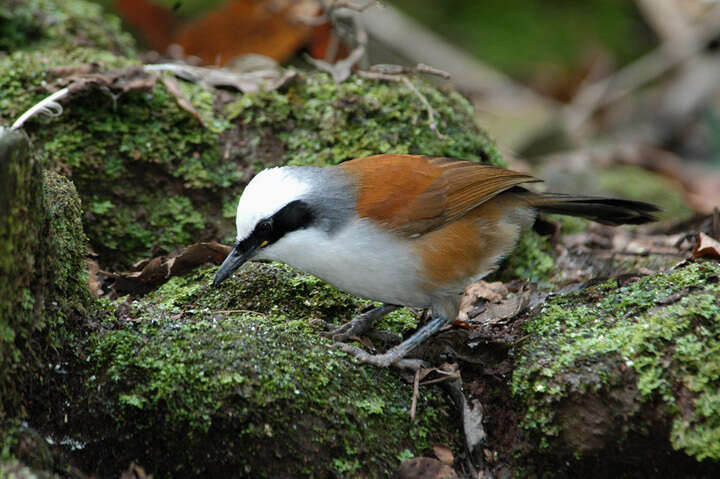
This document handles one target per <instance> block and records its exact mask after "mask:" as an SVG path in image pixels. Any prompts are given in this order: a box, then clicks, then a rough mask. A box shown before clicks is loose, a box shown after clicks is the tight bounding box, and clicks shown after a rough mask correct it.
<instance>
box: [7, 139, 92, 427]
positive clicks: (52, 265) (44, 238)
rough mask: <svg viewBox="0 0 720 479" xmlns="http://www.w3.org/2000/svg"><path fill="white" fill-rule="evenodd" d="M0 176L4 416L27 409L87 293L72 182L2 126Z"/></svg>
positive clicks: (69, 337)
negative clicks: (44, 165)
mask: <svg viewBox="0 0 720 479" xmlns="http://www.w3.org/2000/svg"><path fill="white" fill-rule="evenodd" d="M0 182H2V192H3V194H2V197H0V210H1V211H0V244H1V245H2V256H0V278H1V279H2V281H0V420H2V419H3V418H4V417H5V416H7V415H12V416H23V415H24V414H26V410H25V405H26V398H25V397H24V396H25V395H27V394H31V392H30V391H31V390H32V388H33V387H38V386H40V384H39V382H41V381H42V377H43V374H42V372H41V371H44V370H47V369H49V368H51V367H52V365H53V363H56V362H58V361H59V360H60V358H61V351H63V350H65V349H66V348H68V347H69V346H70V343H71V342H72V338H73V336H74V335H75V334H76V333H75V332H74V329H75V327H76V325H75V324H73V323H74V322H77V321H79V320H80V319H81V318H82V316H83V314H84V312H85V309H86V308H87V306H88V304H89V293H88V291H87V283H86V281H85V278H86V274H85V269H86V266H85V255H86V252H87V242H86V238H85V235H84V234H83V229H82V225H81V222H80V217H81V212H82V210H81V208H80V202H79V199H78V196H77V193H76V192H75V188H74V187H73V185H72V183H71V182H70V181H68V180H67V179H66V178H64V177H62V176H60V175H57V174H56V173H53V172H51V171H43V169H42V167H41V165H40V164H39V163H38V161H37V160H36V159H35V158H34V157H33V155H31V154H30V147H29V144H28V139H27V137H26V136H25V135H24V134H23V133H21V132H16V131H9V130H2V129H0ZM63 360H67V358H65V359H63ZM40 387H42V386H40Z"/></svg>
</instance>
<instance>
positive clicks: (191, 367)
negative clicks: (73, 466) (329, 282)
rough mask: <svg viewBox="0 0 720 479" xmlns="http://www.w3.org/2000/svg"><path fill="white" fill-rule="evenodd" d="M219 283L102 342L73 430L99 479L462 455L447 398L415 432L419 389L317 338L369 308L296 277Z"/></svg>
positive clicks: (361, 467) (249, 269) (431, 405)
mask: <svg viewBox="0 0 720 479" xmlns="http://www.w3.org/2000/svg"><path fill="white" fill-rule="evenodd" d="M214 271H215V268H208V269H204V270H200V271H197V272H195V273H193V274H191V275H189V276H187V277H184V278H174V279H173V280H171V281H170V282H169V283H168V284H166V285H165V286H163V287H161V288H160V289H159V290H158V291H156V292H154V293H152V294H151V295H149V296H148V297H146V298H143V299H141V300H136V301H132V302H129V301H128V302H125V303H122V302H120V304H119V305H116V306H117V311H116V314H114V315H110V316H108V317H106V318H105V319H104V320H103V322H102V324H101V325H100V329H101V331H100V332H98V333H95V334H94V335H93V336H92V337H91V338H90V339H89V342H88V347H87V350H86V353H87V369H86V371H84V372H83V374H82V377H83V378H84V382H83V384H82V385H81V386H80V387H82V388H83V389H84V391H82V392H79V394H80V395H82V396H84V397H86V398H87V400H86V401H87V402H85V400H83V403H84V404H86V408H84V409H86V412H82V411H74V414H73V418H71V422H72V423H73V424H72V425H71V428H74V429H72V434H73V437H75V438H77V439H78V440H80V441H82V442H83V443H84V444H85V447H84V449H83V451H82V453H81V455H82V456H84V457H85V460H87V463H88V469H89V470H93V469H92V468H93V467H97V465H98V464H100V467H101V468H102V471H99V472H102V473H103V474H108V475H112V474H117V472H118V471H119V470H120V468H123V467H126V466H127V463H128V462H129V461H130V460H137V461H139V462H140V463H141V464H143V465H144V466H145V467H146V468H148V469H150V470H152V471H153V472H154V473H155V474H156V475H157V476H156V477H169V476H173V475H184V476H187V475H198V474H204V475H210V476H213V477H220V476H223V477H291V476H292V477H305V476H312V477H382V476H388V475H391V474H392V473H393V471H394V470H395V469H396V467H397V466H398V465H399V463H400V459H401V458H404V457H411V456H412V455H420V454H421V453H423V452H425V451H428V450H430V448H431V446H432V444H433V443H435V442H440V443H443V444H448V445H451V446H453V447H457V444H456V443H455V441H456V439H454V437H456V435H457V434H458V431H457V430H455V428H454V426H453V424H454V423H455V421H454V419H453V417H452V415H451V413H449V412H448V411H450V404H449V403H448V401H447V400H446V399H445V398H443V397H442V396H441V394H440V393H439V390H437V389H433V388H428V389H423V392H422V394H421V396H420V400H419V403H418V414H417V416H416V419H415V421H412V420H410V417H409V410H410V404H411V397H412V386H411V385H410V384H408V383H405V382H404V381H402V380H401V379H400V378H399V377H398V376H397V375H396V374H394V373H393V372H392V371H390V370H386V369H378V368H375V367H369V366H367V365H360V364H357V363H356V362H355V361H354V360H353V359H350V358H349V357H348V356H346V355H345V354H344V353H341V352H340V351H339V350H337V349H336V348H335V347H333V346H332V344H331V342H330V341H328V340H326V339H324V338H322V337H321V336H320V335H319V334H318V331H316V330H314V328H312V327H311V326H310V323H309V319H310V318H324V319H331V318H332V319H338V320H339V319H345V318H349V317H350V316H351V315H352V314H354V313H356V312H357V311H359V309H360V308H362V307H363V306H364V303H363V302H361V301H358V300H356V299H354V298H352V297H350V296H348V295H345V294H343V293H341V292H339V291H337V290H334V289H333V288H331V287H330V286H324V285H318V284H317V281H318V280H316V279H314V278H312V277H309V276H306V275H303V274H300V273H298V272H295V271H293V270H291V269H289V268H287V267H285V266H278V265H265V264H250V265H247V266H246V267H245V268H244V269H243V270H242V272H241V273H240V274H238V275H236V276H235V277H233V278H231V279H230V280H228V281H227V284H225V283H224V284H223V287H221V288H211V287H210V283H211V281H212V275H213V273H214ZM108 451H113V454H112V455H111V456H112V457H109V456H110V455H108V453H107V452H108Z"/></svg>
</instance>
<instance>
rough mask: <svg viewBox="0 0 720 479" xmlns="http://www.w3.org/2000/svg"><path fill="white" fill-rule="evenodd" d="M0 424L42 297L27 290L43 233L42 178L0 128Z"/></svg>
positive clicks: (16, 135)
mask: <svg viewBox="0 0 720 479" xmlns="http://www.w3.org/2000/svg"><path fill="white" fill-rule="evenodd" d="M0 182H1V183H0V184H1V185H2V188H1V190H2V192H3V194H2V195H1V196H0V249H2V252H3V253H2V254H1V255H0V278H1V279H2V281H0V298H1V299H0V398H2V402H1V403H0V419H1V418H2V417H3V416H4V414H5V411H4V409H5V407H8V405H9V404H13V403H14V404H17V402H18V398H17V393H16V391H15V389H16V387H17V386H16V384H15V381H14V379H15V378H16V377H17V376H18V368H21V366H22V363H21V358H22V355H23V352H24V351H23V349H22V348H21V347H18V346H19V345H21V344H23V343H25V342H26V341H27V339H28V337H29V336H30V335H31V334H32V331H33V329H34V323H35V320H36V316H37V314H38V312H39V308H40V307H41V305H40V304H38V303H40V302H41V301H42V296H41V295H42V293H41V291H40V290H39V288H36V287H33V280H34V278H35V277H36V276H40V273H39V271H37V270H39V269H40V268H38V266H40V265H36V263H35V252H36V251H37V250H38V249H39V248H40V243H41V241H40V238H41V232H42V229H43V218H42V211H43V204H42V195H40V194H39V192H40V190H41V188H42V174H41V169H40V167H39V165H38V164H37V163H36V162H34V161H33V159H32V157H31V155H30V147H29V144H28V141H27V137H25V136H24V135H23V134H22V133H20V132H9V131H7V130H4V129H2V128H0Z"/></svg>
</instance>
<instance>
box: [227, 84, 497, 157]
mask: <svg viewBox="0 0 720 479" xmlns="http://www.w3.org/2000/svg"><path fill="white" fill-rule="evenodd" d="M413 83H414V85H415V86H416V87H417V88H418V89H419V90H420V91H421V92H422V93H423V94H424V95H425V97H426V98H427V99H428V101H429V102H430V104H431V105H432V106H433V108H434V109H435V112H436V121H437V126H438V130H439V131H440V133H441V134H442V135H443V136H442V138H438V136H437V135H436V134H435V133H434V132H433V131H432V130H431V129H430V127H429V126H428V123H427V112H426V111H425V108H424V107H423V105H422V103H421V102H420V100H419V99H418V98H417V96H415V95H414V94H413V93H412V92H411V91H410V90H409V89H407V88H406V87H405V86H404V85H403V84H402V83H398V82H383V81H379V80H368V79H363V78H360V77H356V76H353V77H351V78H350V79H349V80H348V81H346V82H344V83H341V84H337V83H335V82H334V81H333V80H332V79H331V78H330V76H329V75H327V74H325V73H312V74H303V75H301V76H300V78H299V79H298V80H297V81H295V82H293V83H292V85H291V86H290V87H289V88H288V91H287V92H279V91H273V92H257V93H251V94H248V95H244V96H243V97H242V98H240V99H238V100H237V101H236V102H234V103H232V104H230V105H229V106H228V112H229V115H230V118H239V119H241V120H242V121H243V122H245V123H246V124H251V125H253V126H255V127H259V128H262V129H263V130H261V131H263V132H264V133H265V134H267V130H270V131H272V133H273V135H275V136H277V137H278V138H280V139H281V140H282V143H283V146H284V149H285V154H286V158H287V163H290V164H295V165H318V166H324V165H328V164H336V163H340V162H341V161H344V160H348V159H352V158H357V157H362V156H369V155H375V154H378V153H416V154H424V155H438V156H449V157H455V158H463V159H467V160H474V161H484V162H489V163H492V164H496V165H503V164H504V162H503V160H502V158H501V156H500V154H499V153H498V151H497V150H496V148H495V146H494V145H493V143H492V142H491V141H490V140H489V139H488V137H487V135H486V134H485V133H483V132H482V131H480V130H479V129H478V128H477V127H476V126H474V112H473V109H472V106H471V105H470V103H469V102H468V101H467V100H466V99H465V98H463V97H462V96H461V95H460V94H459V93H457V92H454V91H445V92H443V91H441V90H438V89H437V88H435V87H433V86H431V85H430V84H429V83H427V82H424V81H422V80H419V79H415V80H413ZM258 140H259V138H258Z"/></svg>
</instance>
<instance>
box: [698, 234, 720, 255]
mask: <svg viewBox="0 0 720 479" xmlns="http://www.w3.org/2000/svg"><path fill="white" fill-rule="evenodd" d="M695 241H696V245H695V248H694V249H693V252H692V255H693V258H713V259H720V241H717V240H715V239H713V238H711V237H710V236H708V235H706V234H705V233H698V234H697V235H695Z"/></svg>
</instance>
